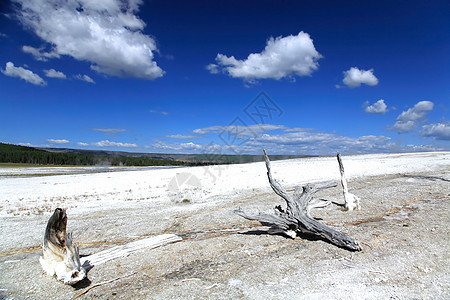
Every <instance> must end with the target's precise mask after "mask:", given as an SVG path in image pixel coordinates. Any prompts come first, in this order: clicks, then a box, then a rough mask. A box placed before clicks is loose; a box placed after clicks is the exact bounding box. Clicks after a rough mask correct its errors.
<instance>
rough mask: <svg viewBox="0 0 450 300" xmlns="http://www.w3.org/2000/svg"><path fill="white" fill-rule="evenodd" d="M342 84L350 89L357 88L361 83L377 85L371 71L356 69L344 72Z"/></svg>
mask: <svg viewBox="0 0 450 300" xmlns="http://www.w3.org/2000/svg"><path fill="white" fill-rule="evenodd" d="M342 82H343V83H344V84H345V85H347V86H348V87H350V88H354V87H359V86H361V84H362V83H364V84H367V85H371V86H374V85H377V84H378V79H377V78H376V77H375V75H373V69H370V70H367V71H366V70H360V69H358V68H356V67H352V68H350V70H348V71H344V79H343V80H342Z"/></svg>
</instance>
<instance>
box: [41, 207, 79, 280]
mask: <svg viewBox="0 0 450 300" xmlns="http://www.w3.org/2000/svg"><path fill="white" fill-rule="evenodd" d="M66 226H67V214H66V211H65V210H64V209H61V208H57V209H55V211H54V212H53V215H52V216H51V217H50V219H49V220H48V223H47V227H46V229H45V234H44V243H43V245H42V249H43V256H41V257H40V258H39V262H40V263H41V266H42V268H43V269H44V271H45V272H46V273H47V274H48V275H50V276H56V278H57V279H58V280H60V281H63V282H64V283H65V284H70V285H73V284H75V283H77V282H79V281H80V280H83V279H84V278H85V277H86V270H85V269H84V268H83V267H82V266H81V262H80V254H79V250H78V246H77V245H76V244H74V243H73V242H72V235H71V234H70V233H69V234H67V233H66Z"/></svg>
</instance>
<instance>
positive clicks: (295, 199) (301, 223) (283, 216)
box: [234, 150, 361, 251]
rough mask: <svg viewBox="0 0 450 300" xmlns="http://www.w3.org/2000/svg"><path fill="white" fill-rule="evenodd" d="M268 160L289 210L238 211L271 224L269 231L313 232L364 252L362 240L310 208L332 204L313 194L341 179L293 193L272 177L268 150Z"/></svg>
mask: <svg viewBox="0 0 450 300" xmlns="http://www.w3.org/2000/svg"><path fill="white" fill-rule="evenodd" d="M264 159H265V161H266V167H267V177H268V178H269V183H270V186H271V187H272V189H273V191H274V192H275V194H277V195H278V196H280V197H281V198H283V199H284V200H285V201H286V205H287V207H286V210H283V208H281V206H280V205H278V206H276V207H275V214H273V215H270V214H265V213H259V214H249V213H246V212H244V211H242V210H241V209H238V210H235V211H234V212H235V213H236V214H237V215H239V216H241V217H244V218H246V219H248V220H255V221H258V222H260V223H261V224H262V225H264V226H270V229H269V234H285V235H287V236H290V237H292V238H295V237H296V236H297V235H298V234H309V235H313V236H316V237H319V238H322V239H324V240H326V241H328V242H330V243H331V244H333V245H336V246H338V247H342V248H345V249H347V250H351V251H361V247H360V246H359V244H358V242H357V241H356V240H355V239H353V238H351V237H349V236H347V235H345V234H343V233H341V232H339V231H337V230H335V229H333V228H331V227H328V226H326V225H324V224H322V223H320V222H318V221H317V220H315V219H314V218H312V217H311V215H310V211H311V209H313V208H318V207H324V206H327V205H328V204H330V202H329V201H327V200H321V199H316V200H313V198H312V195H313V194H314V193H316V192H318V191H319V190H322V189H326V188H331V187H335V186H337V182H334V181H327V182H323V183H317V184H307V185H306V186H304V187H303V188H299V187H297V188H296V189H295V191H294V193H293V195H292V196H291V195H289V194H288V193H287V192H286V190H285V189H284V188H283V187H282V186H281V185H280V184H279V183H278V182H277V181H276V180H274V179H273V178H272V172H271V166H270V160H269V157H268V156H267V153H266V151H265V150H264Z"/></svg>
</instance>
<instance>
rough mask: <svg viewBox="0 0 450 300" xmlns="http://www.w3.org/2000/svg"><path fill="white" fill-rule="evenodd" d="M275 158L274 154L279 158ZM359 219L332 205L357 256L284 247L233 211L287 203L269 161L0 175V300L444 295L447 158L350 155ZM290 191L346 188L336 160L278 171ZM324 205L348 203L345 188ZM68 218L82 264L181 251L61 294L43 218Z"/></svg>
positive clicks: (318, 245) (117, 263) (334, 222)
mask: <svg viewBox="0 0 450 300" xmlns="http://www.w3.org/2000/svg"><path fill="white" fill-rule="evenodd" d="M269 156H270V153H269ZM342 158H343V162H344V167H345V172H346V176H347V180H348V183H349V190H350V192H352V193H354V194H356V195H357V196H359V197H360V198H361V199H362V200H361V206H362V211H360V212H358V211H354V212H344V211H341V210H339V209H338V208H337V207H332V206H330V207H327V208H325V209H318V210H315V211H314V212H313V214H314V215H315V216H317V217H320V218H322V219H323V220H322V221H321V222H324V223H326V224H327V225H330V226H332V227H335V228H337V229H338V230H341V231H343V232H345V233H347V234H348V235H350V236H352V237H354V238H356V239H357V240H358V241H359V242H360V243H361V245H362V247H363V248H364V250H363V251H362V252H356V253H351V252H348V251H346V250H343V249H340V248H337V247H335V246H332V245H330V244H328V243H326V242H324V241H322V240H313V239H311V238H310V239H301V238H296V239H295V240H291V239H286V238H285V237H282V236H271V235H267V234H266V228H264V227H261V226H259V224H258V223H256V222H250V221H247V220H245V219H243V218H240V217H239V216H237V215H235V214H233V213H232V210H233V209H235V208H238V207H241V208H243V209H244V210H250V211H258V210H260V211H265V212H270V211H271V210H272V208H273V207H274V206H275V205H278V204H282V205H284V203H283V202H282V199H281V198H279V197H277V196H276V195H275V194H274V193H273V192H272V191H271V190H270V186H269V184H268V181H267V176H266V169H265V165H264V163H252V164H242V165H229V166H209V167H191V168H153V169H152V168H130V169H127V168H120V169H114V168H27V169H11V168H9V169H6V168H5V169H0V230H1V239H0V299H2V298H11V299H22V298H30V299H50V298H54V299H68V298H71V297H74V296H76V295H78V294H80V293H82V292H84V291H86V289H88V288H89V287H90V286H91V287H92V286H94V285H95V284H97V283H100V282H105V281H108V280H111V279H115V278H117V280H116V281H113V282H110V283H108V284H104V285H101V286H97V287H93V288H92V289H91V290H89V291H88V292H87V293H86V294H83V295H82V296H81V297H83V298H102V299H106V298H108V299H112V298H144V299H145V298H147V299H203V298H210V299H286V298H292V299H389V298H393V299H416V298H417V299H419V298H420V299H448V298H450V282H449V281H450V276H449V274H450V268H449V266H450V255H449V253H450V251H449V250H450V247H449V245H450V243H449V236H448V234H449V229H450V228H449V227H450V226H449V198H450V153H449V152H433V153H411V154H372V155H359V156H343V157H342ZM272 170H273V176H274V178H275V179H276V180H278V181H279V182H280V183H281V184H282V185H283V186H285V187H286V188H288V189H289V190H292V189H293V188H294V187H295V186H301V185H304V184H306V183H309V182H317V181H323V180H339V178H340V174H339V169H338V164H337V160H336V158H335V157H328V158H307V159H296V160H287V161H275V162H273V163H272ZM317 197H321V198H326V199H341V198H342V190H341V188H340V187H337V188H333V189H329V190H325V191H322V192H320V193H319V194H317ZM56 207H62V208H67V214H68V217H69V222H68V230H69V231H71V232H73V233H74V239H75V241H77V242H78V243H79V244H80V253H81V255H89V254H93V253H96V252H98V251H101V250H104V249H108V248H110V247H113V246H114V245H118V244H124V243H127V242H131V241H136V240H139V239H142V238H146V237H149V236H153V235H158V234H162V233H174V234H177V235H180V236H181V237H183V241H182V242H179V243H176V244H171V245H166V246H163V247H160V248H157V249H152V250H148V251H145V250H143V251H138V252H136V253H133V254H131V255H130V256H128V257H123V258H120V259H116V260H113V261H110V262H108V263H106V264H104V265H101V266H99V267H94V268H93V269H92V270H91V271H90V272H89V274H88V278H89V279H88V280H86V281H85V282H83V283H81V284H79V285H78V286H76V287H70V286H64V285H63V284H61V283H59V282H57V281H56V280H54V279H53V278H49V277H47V276H45V275H44V273H43V272H42V271H41V269H40V266H39V262H38V257H39V255H40V254H41V249H40V244H41V241H42V238H43V233H44V229H45V226H46V222H47V220H48V218H49V216H50V215H51V213H52V212H53V210H54V209H55V208H56Z"/></svg>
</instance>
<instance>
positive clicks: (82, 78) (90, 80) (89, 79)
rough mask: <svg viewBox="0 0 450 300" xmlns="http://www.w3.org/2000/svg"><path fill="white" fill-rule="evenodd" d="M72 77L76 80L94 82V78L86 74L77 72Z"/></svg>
mask: <svg viewBox="0 0 450 300" xmlns="http://www.w3.org/2000/svg"><path fill="white" fill-rule="evenodd" d="M74 78H75V79H78V80H81V81H86V82H89V83H95V81H94V79H92V78H91V77H89V76H87V75H81V74H78V75H75V76H74Z"/></svg>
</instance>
